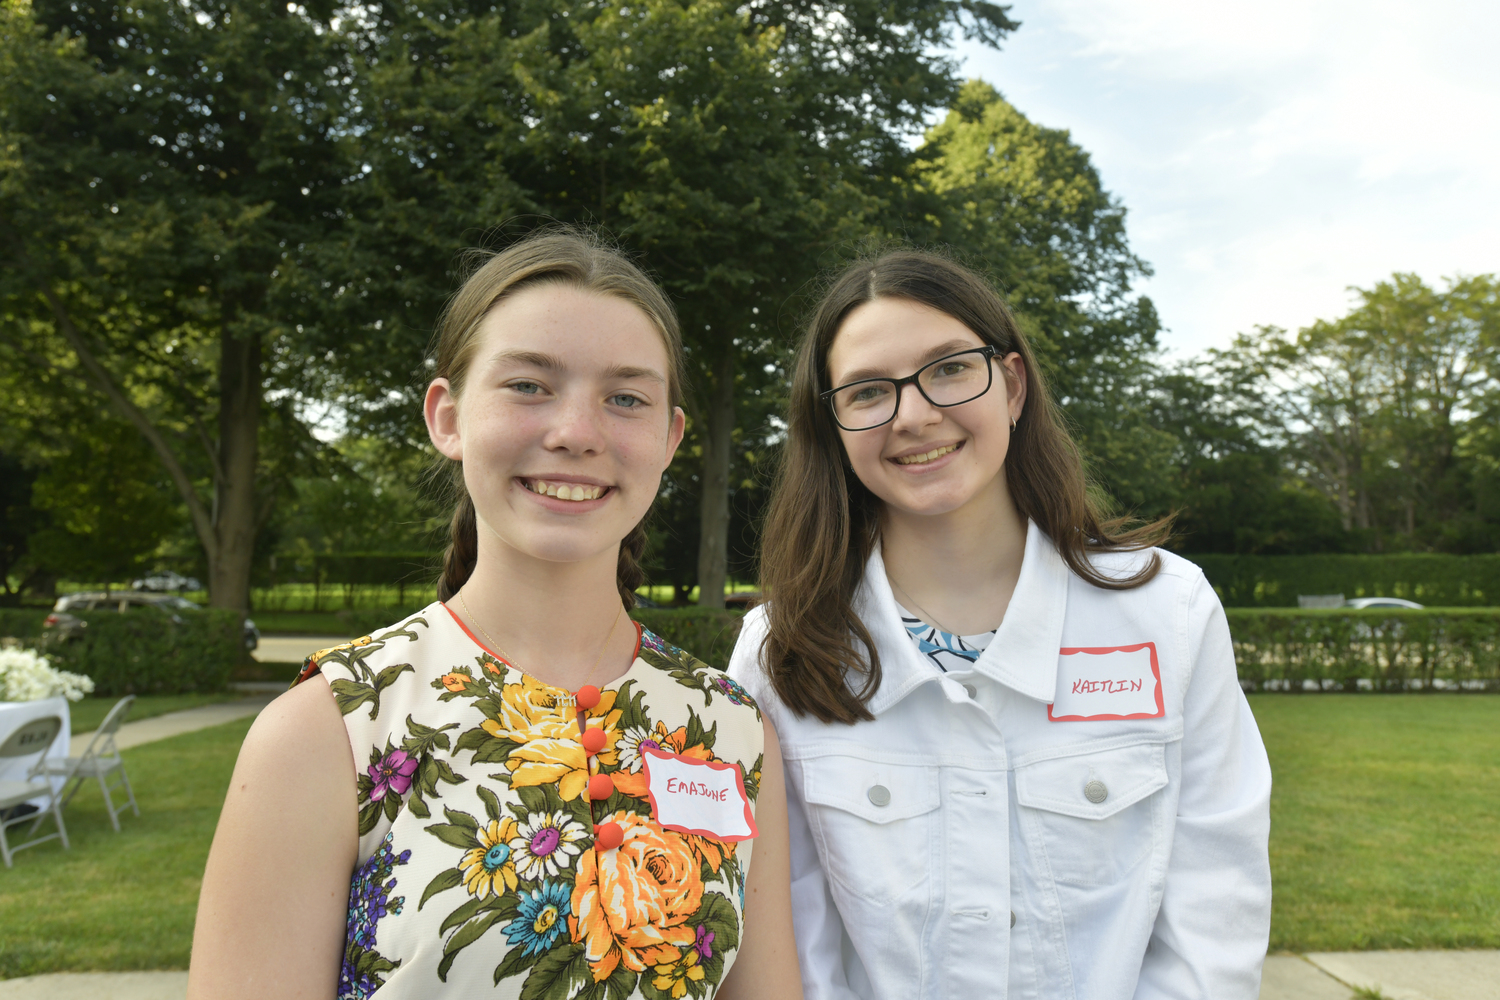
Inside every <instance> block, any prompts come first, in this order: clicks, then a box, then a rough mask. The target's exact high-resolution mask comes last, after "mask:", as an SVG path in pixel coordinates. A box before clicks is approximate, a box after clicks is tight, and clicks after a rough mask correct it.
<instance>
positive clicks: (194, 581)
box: [130, 570, 203, 593]
mask: <svg viewBox="0 0 1500 1000" xmlns="http://www.w3.org/2000/svg"><path fill="white" fill-rule="evenodd" d="M130 589H131V590H154V591H157V592H158V593H166V592H167V591H170V590H178V591H181V590H202V589H203V584H202V583H200V582H199V581H198V578H197V577H193V576H183V575H182V574H180V573H173V572H171V571H170V570H168V571H167V572H165V573H153V574H151V575H150V576H148V577H145V578H144V579H141V580H136V581H135V582H133V583H132V584H131V585H130Z"/></svg>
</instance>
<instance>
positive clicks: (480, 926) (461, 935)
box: [438, 910, 506, 983]
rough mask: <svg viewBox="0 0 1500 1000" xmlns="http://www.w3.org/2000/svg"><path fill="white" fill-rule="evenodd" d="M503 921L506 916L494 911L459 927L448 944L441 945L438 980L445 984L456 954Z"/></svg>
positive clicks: (456, 956)
mask: <svg viewBox="0 0 1500 1000" xmlns="http://www.w3.org/2000/svg"><path fill="white" fill-rule="evenodd" d="M504 919H506V914H504V913H502V912H500V911H499V910H495V911H492V912H490V913H486V914H484V915H483V916H482V917H480V918H479V919H478V920H474V921H472V922H470V923H467V924H465V925H464V926H462V927H460V928H459V929H458V932H457V933H456V934H454V935H453V936H452V937H451V938H449V939H448V943H447V944H445V945H443V960H442V961H441V962H439V963H438V978H439V979H441V980H442V981H443V982H445V983H446V982H447V981H448V970H449V969H451V968H453V960H454V959H456V958H458V953H459V952H461V951H463V950H464V949H465V948H467V947H468V946H469V945H471V944H473V943H474V942H475V941H478V940H479V938H480V937H481V936H482V935H483V934H484V932H485V931H487V930H489V929H490V926H491V925H492V924H495V923H496V922H498V921H500V920H504Z"/></svg>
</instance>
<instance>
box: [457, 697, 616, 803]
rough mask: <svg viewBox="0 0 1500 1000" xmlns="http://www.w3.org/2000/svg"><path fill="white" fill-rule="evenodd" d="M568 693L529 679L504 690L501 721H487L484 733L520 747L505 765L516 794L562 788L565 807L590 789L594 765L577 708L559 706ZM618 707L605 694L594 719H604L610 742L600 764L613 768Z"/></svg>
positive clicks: (606, 744) (605, 743)
mask: <svg viewBox="0 0 1500 1000" xmlns="http://www.w3.org/2000/svg"><path fill="white" fill-rule="evenodd" d="M563 693H564V692H562V691H561V690H559V689H558V688H554V687H548V686H547V685H545V684H541V683H539V682H537V681H536V680H533V679H532V678H530V677H526V676H524V675H523V676H522V678H521V680H520V681H518V682H517V683H514V684H507V685H505V687H504V688H503V689H502V691H501V710H500V719H499V721H498V722H497V721H495V720H493V719H486V720H485V721H484V722H483V723H482V727H483V729H484V731H485V732H487V733H489V734H490V735H491V736H494V737H497V738H498V739H503V740H510V741H511V742H512V743H516V744H519V745H518V746H517V747H516V748H515V749H514V750H512V751H511V753H510V758H509V759H508V760H507V761H506V762H505V766H506V768H508V769H509V770H510V772H511V779H510V785H511V787H512V788H522V787H525V786H527V785H548V784H553V783H556V784H557V789H558V794H559V795H561V796H562V798H563V801H564V802H570V801H572V800H573V799H576V798H578V796H579V795H581V794H582V793H583V789H584V786H585V785H587V784H588V781H589V761H588V755H587V754H585V753H584V751H583V744H582V743H580V742H579V740H578V723H577V722H576V721H575V720H576V718H577V715H576V712H575V710H574V708H573V706H572V705H571V704H567V703H565V704H561V705H559V704H558V703H557V701H558V696H559V695H560V694H563ZM614 704H615V692H613V691H604V692H601V693H600V698H599V704H598V705H596V706H595V707H594V708H593V709H591V710H590V711H589V713H588V714H589V719H590V721H591V722H592V721H593V720H595V719H602V722H603V727H604V736H605V740H604V749H603V750H602V751H601V752H600V753H599V755H598V756H599V763H600V764H604V765H608V766H611V767H613V766H614V765H616V764H618V763H619V760H620V757H619V754H618V752H617V751H616V749H615V743H616V741H617V740H618V739H619V735H620V734H619V730H618V727H619V724H620V715H621V713H620V712H619V711H618V710H617V709H615V707H614ZM595 725H597V723H595Z"/></svg>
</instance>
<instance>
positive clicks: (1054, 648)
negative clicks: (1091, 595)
mask: <svg viewBox="0 0 1500 1000" xmlns="http://www.w3.org/2000/svg"><path fill="white" fill-rule="evenodd" d="M1069 576H1070V573H1069V570H1068V566H1067V563H1065V562H1063V560H1062V557H1061V556H1059V555H1058V554H1057V549H1056V548H1055V547H1054V546H1053V545H1052V540H1051V539H1050V538H1048V537H1047V536H1046V535H1045V534H1043V533H1042V530H1041V529H1040V528H1038V527H1037V526H1036V524H1035V523H1033V522H1031V521H1027V524H1026V550H1025V554H1024V555H1023V556H1022V560H1021V576H1020V578H1019V579H1018V580H1017V581H1016V590H1015V593H1014V594H1013V595H1012V596H1011V599H1010V605H1009V606H1008V607H1007V608H1006V609H1005V619H1004V621H1003V622H1002V623H1001V625H1000V631H999V632H998V633H997V634H996V635H995V639H994V641H993V642H991V643H990V644H989V646H988V647H987V648H986V649H985V651H984V652H983V653H982V654H981V655H980V657H979V660H978V662H976V663H975V664H974V669H975V670H976V671H977V672H979V673H982V674H984V675H985V676H987V677H989V678H991V679H992V680H994V681H996V682H997V683H1000V684H1004V685H1005V686H1006V687H1008V688H1010V689H1011V690H1013V691H1016V692H1017V693H1019V694H1023V695H1025V696H1026V697H1028V698H1034V699H1036V700H1037V701H1041V702H1048V703H1050V702H1051V701H1052V699H1053V697H1054V695H1055V693H1056V690H1057V657H1058V650H1059V648H1061V646H1062V631H1063V618H1064V616H1065V615H1066V613H1067V605H1068V579H1069ZM854 606H855V612H856V613H857V614H858V615H859V617H860V620H861V621H863V622H864V624H865V628H867V629H869V630H870V637H871V638H872V639H874V640H875V648H876V650H878V651H879V653H880V666H881V674H882V676H881V682H880V690H878V691H877V692H875V696H874V697H873V698H871V699H870V701H869V704H868V707H869V709H870V711H871V712H872V713H874V714H876V715H879V714H880V713H881V712H883V711H885V710H886V709H888V708H890V707H891V706H892V705H894V704H896V703H897V702H899V701H900V700H901V699H902V698H905V697H906V696H907V695H908V694H910V693H911V692H912V691H913V690H914V689H915V688H916V687H918V686H919V685H921V684H925V683H927V682H929V681H933V680H936V679H937V678H939V677H941V676H942V675H941V674H939V673H938V672H936V671H935V670H934V669H933V667H932V664H930V663H929V662H927V660H926V658H924V657H923V656H922V654H921V653H920V652H918V650H917V646H916V643H914V642H912V641H911V637H910V636H909V635H907V633H906V629H905V628H904V627H903V626H902V624H901V611H900V609H899V607H898V606H897V604H896V598H895V595H893V594H892V593H891V584H890V581H889V580H888V579H887V578H886V575H885V560H884V558H883V557H882V555H881V549H880V544H879V542H877V543H876V545H875V550H874V551H873V552H872V553H871V554H870V561H869V562H868V563H867V564H866V565H865V577H864V580H863V581H862V582H861V584H860V588H859V591H858V593H857V594H856V595H855V598H854Z"/></svg>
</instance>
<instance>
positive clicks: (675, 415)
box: [661, 406, 687, 472]
mask: <svg viewBox="0 0 1500 1000" xmlns="http://www.w3.org/2000/svg"><path fill="white" fill-rule="evenodd" d="M685 433H687V415H686V414H684V413H683V412H682V407H680V406H674V407H672V425H671V426H670V427H668V428H667V460H666V462H665V463H664V464H663V465H662V467H661V471H663V472H666V471H667V466H669V465H671V464H672V459H673V458H675V457H677V448H678V446H679V445H681V444H682V436H683V434H685Z"/></svg>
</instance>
